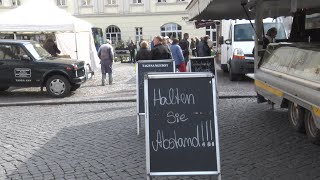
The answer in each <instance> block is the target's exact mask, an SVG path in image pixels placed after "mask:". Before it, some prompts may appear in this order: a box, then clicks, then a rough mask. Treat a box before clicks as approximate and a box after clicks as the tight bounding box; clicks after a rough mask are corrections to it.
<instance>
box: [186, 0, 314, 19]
mask: <svg viewBox="0 0 320 180" xmlns="http://www.w3.org/2000/svg"><path fill="white" fill-rule="evenodd" d="M257 2H262V6H263V9H265V11H264V12H263V18H267V17H279V16H290V15H292V12H295V11H296V9H300V8H306V9H320V0H192V1H191V2H190V3H189V5H188V6H187V10H188V11H189V18H190V20H221V19H248V17H247V15H246V13H245V11H244V9H243V7H242V5H241V4H242V3H244V4H246V5H245V8H246V9H247V10H248V12H249V15H250V19H254V16H255V5H256V3H257Z"/></svg>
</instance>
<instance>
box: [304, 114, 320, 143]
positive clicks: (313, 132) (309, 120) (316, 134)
mask: <svg viewBox="0 0 320 180" xmlns="http://www.w3.org/2000/svg"><path fill="white" fill-rule="evenodd" d="M314 121H315V120H314V118H313V116H312V113H311V112H310V111H307V112H306V113H305V118H304V122H305V126H306V133H307V136H308V139H309V141H311V142H312V143H314V144H317V145H320V129H318V128H317V127H316V124H315V122H314Z"/></svg>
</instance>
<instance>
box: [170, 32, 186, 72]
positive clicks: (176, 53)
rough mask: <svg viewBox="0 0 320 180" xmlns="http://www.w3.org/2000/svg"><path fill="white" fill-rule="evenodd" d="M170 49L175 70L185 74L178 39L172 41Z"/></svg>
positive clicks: (184, 65)
mask: <svg viewBox="0 0 320 180" xmlns="http://www.w3.org/2000/svg"><path fill="white" fill-rule="evenodd" d="M170 49H171V53H172V58H173V59H174V61H175V64H176V68H177V69H179V71H180V72H186V64H185V62H184V57H183V53H182V49H181V47H180V46H179V40H178V39H176V38H175V39H173V41H172V45H171V47H170Z"/></svg>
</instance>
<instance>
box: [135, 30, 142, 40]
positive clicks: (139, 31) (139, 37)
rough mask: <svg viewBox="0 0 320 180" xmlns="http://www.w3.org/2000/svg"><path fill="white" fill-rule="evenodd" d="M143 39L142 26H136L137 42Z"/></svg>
mask: <svg viewBox="0 0 320 180" xmlns="http://www.w3.org/2000/svg"><path fill="white" fill-rule="evenodd" d="M141 39H142V27H136V42H140V41H141Z"/></svg>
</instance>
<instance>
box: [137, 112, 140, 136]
mask: <svg viewBox="0 0 320 180" xmlns="http://www.w3.org/2000/svg"><path fill="white" fill-rule="evenodd" d="M137 135H138V136H139V135H140V115H139V113H137Z"/></svg>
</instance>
